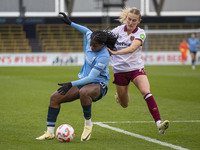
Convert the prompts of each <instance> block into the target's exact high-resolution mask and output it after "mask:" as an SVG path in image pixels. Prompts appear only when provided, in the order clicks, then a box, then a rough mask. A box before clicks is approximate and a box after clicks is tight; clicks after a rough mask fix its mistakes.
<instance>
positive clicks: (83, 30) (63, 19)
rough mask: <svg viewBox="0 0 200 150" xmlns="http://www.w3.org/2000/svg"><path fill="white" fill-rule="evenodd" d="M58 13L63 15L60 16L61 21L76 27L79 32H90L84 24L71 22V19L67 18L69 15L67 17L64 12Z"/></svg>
mask: <svg viewBox="0 0 200 150" xmlns="http://www.w3.org/2000/svg"><path fill="white" fill-rule="evenodd" d="M59 14H60V15H62V16H63V17H62V21H63V22H64V23H66V24H67V25H71V26H72V27H74V28H76V29H77V30H78V31H80V32H81V33H83V34H86V33H87V32H88V31H90V32H91V30H90V29H88V28H86V27H84V26H82V25H78V24H76V23H74V22H72V21H71V20H70V19H69V17H68V16H67V15H66V14H65V13H64V12H60V13H59Z"/></svg>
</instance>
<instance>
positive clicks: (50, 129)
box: [47, 127, 55, 134]
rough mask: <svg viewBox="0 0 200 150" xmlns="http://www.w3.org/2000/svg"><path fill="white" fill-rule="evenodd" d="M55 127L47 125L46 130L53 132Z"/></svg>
mask: <svg viewBox="0 0 200 150" xmlns="http://www.w3.org/2000/svg"><path fill="white" fill-rule="evenodd" d="M54 129H55V127H47V132H49V133H51V134H54Z"/></svg>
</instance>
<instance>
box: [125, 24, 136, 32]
mask: <svg viewBox="0 0 200 150" xmlns="http://www.w3.org/2000/svg"><path fill="white" fill-rule="evenodd" d="M137 30H138V26H137V27H136V28H135V30H133V32H132V33H135V32H137ZM124 31H125V32H127V25H125V26H124Z"/></svg>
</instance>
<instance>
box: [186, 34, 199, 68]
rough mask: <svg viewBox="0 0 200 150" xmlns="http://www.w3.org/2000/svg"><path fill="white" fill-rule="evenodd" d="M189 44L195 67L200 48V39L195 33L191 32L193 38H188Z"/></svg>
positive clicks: (193, 66)
mask: <svg viewBox="0 0 200 150" xmlns="http://www.w3.org/2000/svg"><path fill="white" fill-rule="evenodd" d="M188 46H189V49H190V54H191V57H192V69H193V70H194V69H195V61H196V53H197V51H198V48H199V40H198V39H197V38H196V37H195V34H194V33H192V34H191V38H189V39H188Z"/></svg>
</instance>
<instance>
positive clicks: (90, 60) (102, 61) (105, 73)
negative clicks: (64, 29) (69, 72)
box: [71, 22, 110, 85]
mask: <svg viewBox="0 0 200 150" xmlns="http://www.w3.org/2000/svg"><path fill="white" fill-rule="evenodd" d="M71 26H72V27H74V28H76V29H77V30H79V31H80V32H82V33H83V34H84V35H85V36H86V38H87V44H86V49H85V62H84V65H83V67H82V69H81V71H80V73H79V75H78V77H79V78H80V79H82V81H86V80H84V79H86V78H88V76H89V77H90V76H91V75H90V73H91V70H97V71H96V72H99V74H98V75H97V76H96V77H95V78H94V79H92V80H90V78H89V79H88V80H87V81H86V82H88V81H89V82H90V83H92V82H103V83H104V84H105V85H108V81H109V79H110V78H109V69H108V65H109V60H110V54H109V52H108V50H107V48H106V46H104V47H103V48H102V49H101V50H100V51H98V52H93V51H92V49H91V47H90V40H91V34H92V31H91V30H89V29H88V28H86V27H84V26H81V25H78V24H75V23H73V22H72V24H71ZM80 81H81V80H78V81H74V82H72V85H80V83H81V84H86V82H80Z"/></svg>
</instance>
